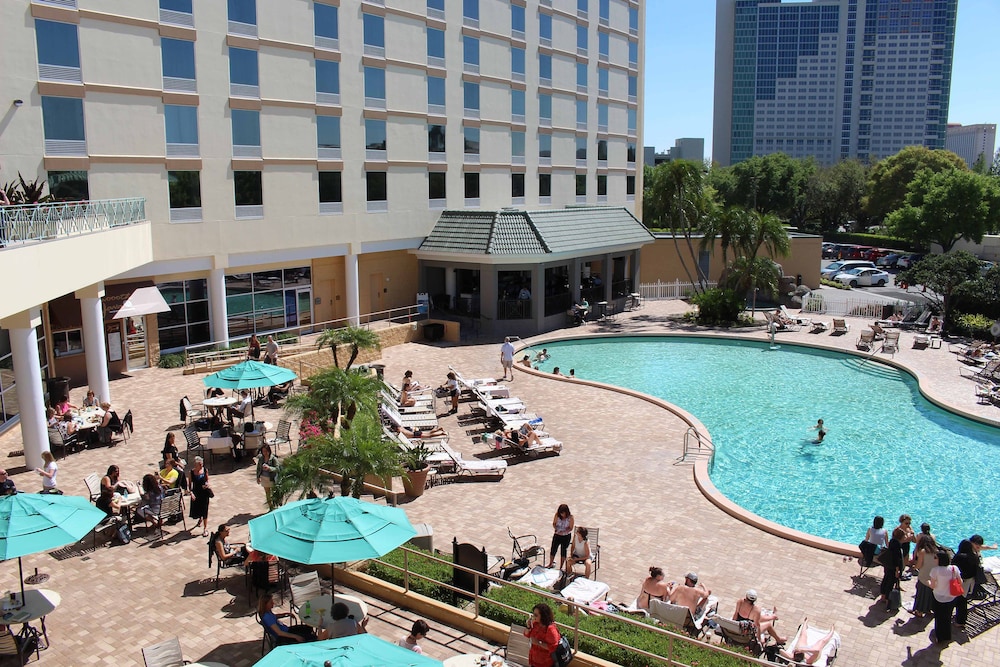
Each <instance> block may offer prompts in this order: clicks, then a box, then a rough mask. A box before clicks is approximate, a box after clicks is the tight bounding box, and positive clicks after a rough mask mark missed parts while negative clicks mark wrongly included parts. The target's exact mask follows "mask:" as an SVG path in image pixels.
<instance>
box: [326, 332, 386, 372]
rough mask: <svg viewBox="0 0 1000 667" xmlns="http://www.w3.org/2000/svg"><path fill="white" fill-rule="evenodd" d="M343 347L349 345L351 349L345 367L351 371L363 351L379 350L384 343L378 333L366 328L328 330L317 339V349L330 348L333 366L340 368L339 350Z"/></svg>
mask: <svg viewBox="0 0 1000 667" xmlns="http://www.w3.org/2000/svg"><path fill="white" fill-rule="evenodd" d="M341 345H348V346H350V348H351V356H350V358H349V359H348V360H347V365H346V366H345V367H344V369H345V370H349V369H350V368H351V364H353V363H354V360H355V359H357V358H358V354H359V353H360V351H361V350H377V349H379V348H380V347H381V346H382V343H381V340H380V339H379V337H378V334H377V333H375V332H374V331H372V330H371V329H365V328H364V327H341V328H339V329H326V330H324V331H323V333H321V334H320V335H319V337H317V338H316V348H317V349H320V350H322V349H323V348H324V347H329V348H330V352H332V353H333V364H334V365H335V366H337V367H338V368H339V367H340V360H339V359H338V358H337V348H338V347H339V346H341Z"/></svg>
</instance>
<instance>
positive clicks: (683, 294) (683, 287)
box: [639, 280, 718, 300]
mask: <svg viewBox="0 0 1000 667" xmlns="http://www.w3.org/2000/svg"><path fill="white" fill-rule="evenodd" d="M705 286H706V287H707V288H708V289H711V288H713V287H716V286H718V283H714V282H708V283H705ZM695 291H696V287H695V285H693V284H692V283H690V282H688V281H686V280H684V281H681V280H675V281H674V282H672V283H670V282H663V281H660V280H657V281H656V282H655V283H639V296H641V297H642V298H643V299H651V300H656V299H686V298H687V297H689V296H691V295H692V294H694V293H695Z"/></svg>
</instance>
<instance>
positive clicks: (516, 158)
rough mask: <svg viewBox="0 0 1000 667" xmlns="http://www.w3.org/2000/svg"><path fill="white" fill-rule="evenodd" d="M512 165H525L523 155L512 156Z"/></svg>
mask: <svg viewBox="0 0 1000 667" xmlns="http://www.w3.org/2000/svg"><path fill="white" fill-rule="evenodd" d="M510 163H511V164H517V165H523V164H524V156H523V155H511V156H510Z"/></svg>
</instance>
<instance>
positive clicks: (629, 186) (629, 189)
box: [625, 176, 635, 195]
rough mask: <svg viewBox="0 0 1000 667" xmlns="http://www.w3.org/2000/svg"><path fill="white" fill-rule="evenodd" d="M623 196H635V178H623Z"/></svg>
mask: <svg viewBox="0 0 1000 667" xmlns="http://www.w3.org/2000/svg"><path fill="white" fill-rule="evenodd" d="M625 194H627V195H634V194H635V176H626V177H625Z"/></svg>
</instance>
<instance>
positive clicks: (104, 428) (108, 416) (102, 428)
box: [97, 401, 121, 445]
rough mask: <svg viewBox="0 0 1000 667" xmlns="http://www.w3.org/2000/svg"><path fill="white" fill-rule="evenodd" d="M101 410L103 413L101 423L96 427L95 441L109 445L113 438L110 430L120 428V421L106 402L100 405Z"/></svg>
mask: <svg viewBox="0 0 1000 667" xmlns="http://www.w3.org/2000/svg"><path fill="white" fill-rule="evenodd" d="M101 410H103V411H104V416H103V417H101V423H100V424H98V425H97V439H98V441H99V442H101V443H103V444H105V445H109V444H111V441H112V438H113V436H114V433H113V432H112V428H120V427H121V419H119V418H118V415H117V414H115V411H114V409H113V408H112V407H111V404H110V403H108V402H107V401H103V402H102V403H101Z"/></svg>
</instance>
